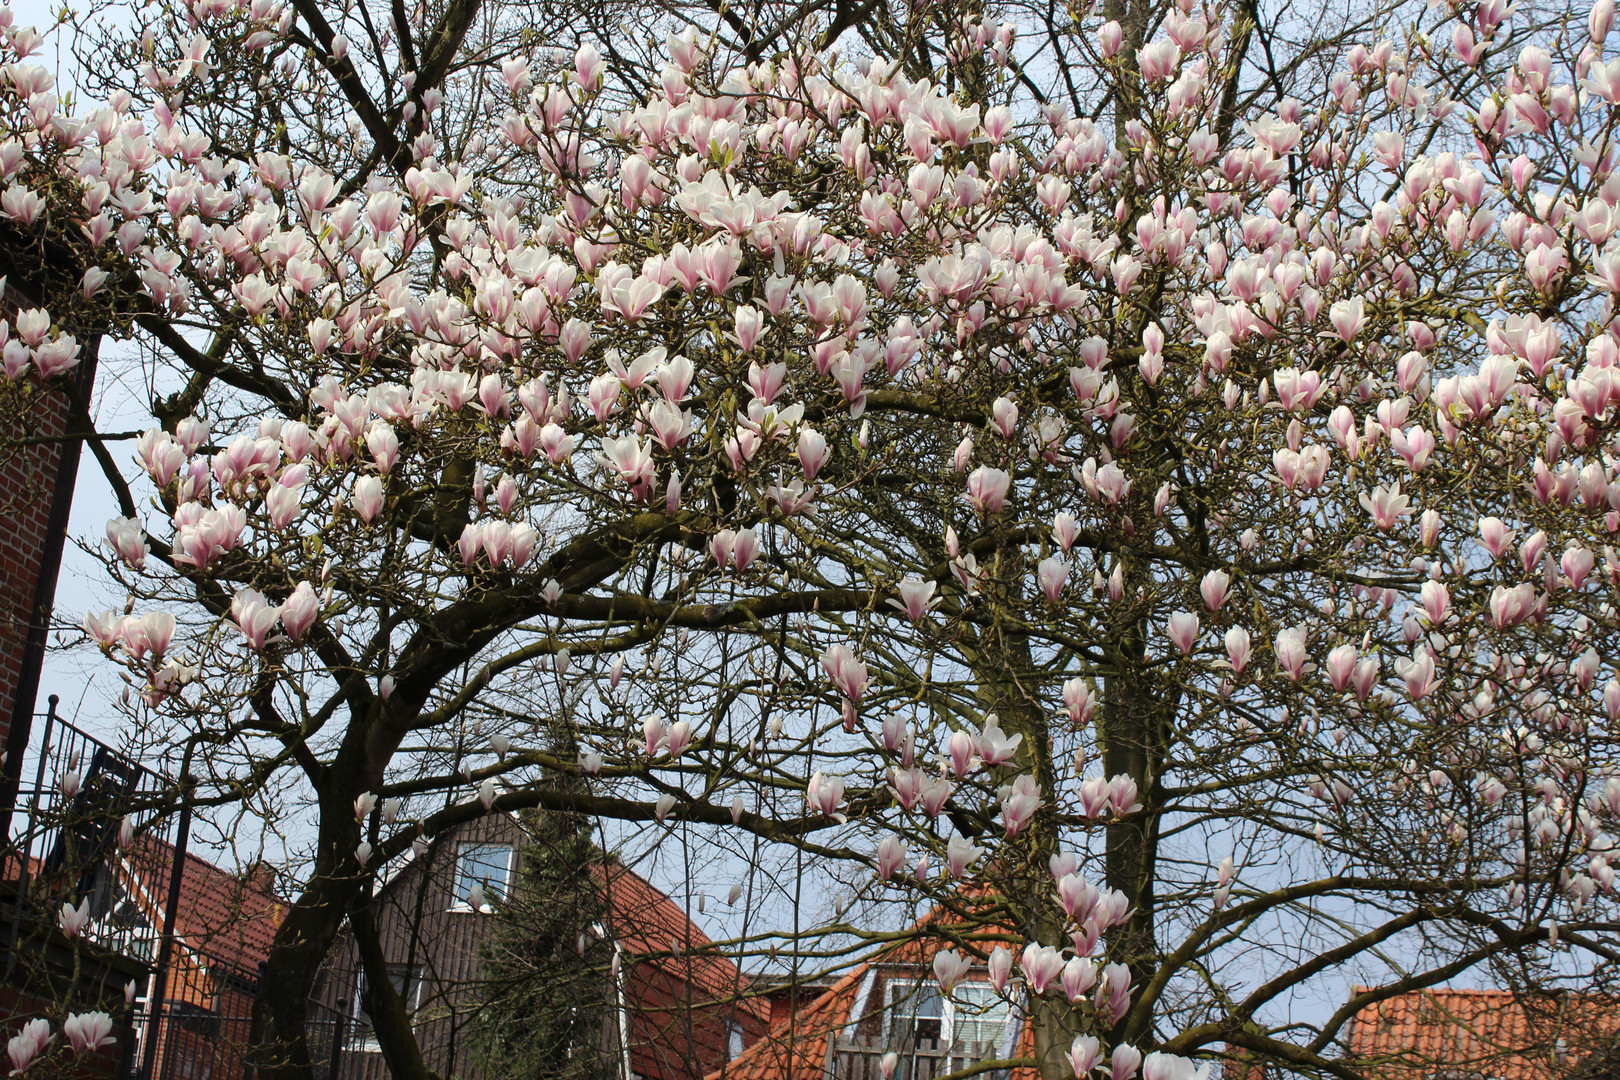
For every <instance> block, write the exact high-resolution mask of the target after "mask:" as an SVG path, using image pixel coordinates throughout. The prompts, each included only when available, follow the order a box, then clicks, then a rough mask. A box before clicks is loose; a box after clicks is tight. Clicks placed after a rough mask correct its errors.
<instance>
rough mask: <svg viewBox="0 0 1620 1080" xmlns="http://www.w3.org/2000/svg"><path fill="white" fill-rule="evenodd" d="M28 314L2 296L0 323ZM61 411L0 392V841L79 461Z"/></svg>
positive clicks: (32, 389) (58, 403)
mask: <svg viewBox="0 0 1620 1080" xmlns="http://www.w3.org/2000/svg"><path fill="white" fill-rule="evenodd" d="M31 306H33V305H32V304H31V303H29V301H28V300H27V299H26V298H25V297H23V296H22V295H21V294H19V293H18V292H17V291H16V290H15V288H13V287H11V286H7V287H6V289H5V291H4V293H0V318H5V319H7V320H10V319H11V318H13V317H14V316H15V314H16V312H17V310H18V309H19V307H31ZM95 352H96V342H94V341H92V342H89V343H88V344H86V345H85V346H84V347H83V354H82V358H81V360H80V363H79V367H78V369H77V372H76V373H75V376H74V379H75V386H76V389H77V392H78V393H79V395H80V396H81V397H82V398H83V399H84V400H88V399H89V393H90V389H91V387H92V386H93V385H94V381H95V366H96V365H95ZM42 391H44V392H43V393H42ZM36 395H37V396H36ZM7 399H9V400H7ZM25 402H27V403H28V405H27V407H24V403H25ZM69 410H70V403H69V399H68V396H67V394H66V393H64V392H62V391H61V390H59V389H52V390H48V391H45V390H44V388H42V387H38V386H34V385H31V384H30V385H16V384H13V385H8V386H5V387H0V749H3V750H4V751H5V754H6V760H5V764H4V767H0V839H3V838H5V837H7V836H9V835H10V832H9V830H10V817H11V811H12V808H13V806H14V805H15V803H16V799H17V788H18V780H19V778H20V774H21V769H22V765H23V758H24V756H25V751H26V750H27V747H28V738H29V733H30V728H31V724H30V721H31V718H32V716H33V714H34V712H35V711H36V710H37V709H39V708H40V707H41V704H40V702H39V700H37V699H38V698H39V697H40V696H41V695H39V693H38V691H39V673H40V668H41V665H42V663H43V661H44V650H45V644H46V640H47V639H46V634H47V631H48V630H49V623H50V614H51V605H52V603H53V601H54V598H55V595H56V577H57V571H58V569H59V568H60V566H61V560H62V548H63V544H64V543H65V540H66V535H67V525H68V511H69V509H70V508H71V506H72V502H73V483H74V480H75V478H76V476H77V473H78V466H79V456H80V443H79V442H78V441H76V440H67V439H64V438H63V436H65V435H67V434H69V433H70V431H71V427H72V425H71V423H70V417H69Z"/></svg>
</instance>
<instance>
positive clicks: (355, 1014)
mask: <svg viewBox="0 0 1620 1080" xmlns="http://www.w3.org/2000/svg"><path fill="white" fill-rule="evenodd" d="M388 966H389V967H391V968H394V967H400V968H407V973H408V974H409V975H410V980H411V981H410V986H409V987H408V989H409V991H410V992H409V993H407V994H406V995H405V996H406V999H407V1001H406V1003H405V1012H406V1014H407V1015H409V1016H410V1018H411V1030H412V1031H415V1030H416V1013H417V1010H418V1009H420V1008H421V1007H422V982H423V980H424V978H425V977H426V975H427V968H426V966H424V965H422V964H412V965H409V966H408V967H407V965H405V964H389V965H388ZM365 992H366V972H365V969H364V968H360V969H358V970H356V972H355V978H354V1000H353V1001H352V1002H350V1003H349V1022H350V1023H351V1024H353V1025H354V1026H355V1027H359V1026H360V1023H361V1015H362V1014H363V1013H365V1005H364V1004H363V1003H362V1002H361V1000H360V999H361V997H362V996H363V995H364V994H365ZM396 993H397V990H396ZM366 1017H367V1021H368V1022H367V1023H366V1028H365V1032H364V1033H363V1034H361V1035H360V1036H359V1037H358V1038H356V1039H355V1040H354V1041H353V1045H352V1047H351V1048H352V1049H354V1050H358V1051H360V1052H362V1053H366V1054H380V1053H382V1044H381V1043H379V1042H378V1041H377V1028H376V1027H375V1026H374V1025H373V1024H371V1023H370V1022H369V1019H370V1014H366Z"/></svg>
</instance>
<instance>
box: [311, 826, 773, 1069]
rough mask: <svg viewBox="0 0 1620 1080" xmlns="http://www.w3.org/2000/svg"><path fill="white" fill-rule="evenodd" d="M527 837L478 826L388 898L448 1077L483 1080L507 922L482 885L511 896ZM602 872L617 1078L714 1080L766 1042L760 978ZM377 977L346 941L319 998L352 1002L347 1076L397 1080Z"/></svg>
mask: <svg viewBox="0 0 1620 1080" xmlns="http://www.w3.org/2000/svg"><path fill="white" fill-rule="evenodd" d="M525 839H526V835H525V833H524V830H523V826H522V823H521V822H520V821H519V819H518V818H516V817H514V816H512V815H507V814H492V815H489V816H486V817H484V818H480V819H477V820H475V821H471V822H468V823H465V824H463V825H460V826H458V827H456V828H455V829H452V830H451V831H450V832H448V833H447V834H445V835H442V836H440V837H438V838H437V839H436V840H435V842H434V843H433V844H432V845H431V846H430V847H428V848H427V850H426V851H425V852H423V853H421V854H419V855H415V856H413V857H412V858H410V859H409V860H408V861H407V862H406V863H405V864H404V865H403V867H402V868H401V869H400V870H398V871H397V872H396V873H394V874H393V875H392V876H391V877H389V878H388V879H387V880H385V881H384V882H382V883H381V885H380V887H379V888H378V890H377V898H376V908H375V910H376V920H377V927H378V936H379V939H380V943H381V945H382V948H383V953H384V956H385V958H386V960H387V962H388V969H389V976H390V978H391V979H393V981H394V986H395V989H396V990H397V991H399V992H400V993H402V994H403V995H404V998H405V1002H406V1006H407V1008H408V1010H409V1011H410V1013H411V1017H412V1025H413V1028H414V1030H415V1033H416V1037H417V1043H418V1045H419V1046H420V1047H421V1048H422V1052H423V1057H424V1059H425V1061H426V1064H427V1065H428V1067H429V1068H430V1069H433V1070H435V1071H436V1072H438V1073H440V1074H441V1075H446V1076H451V1075H453V1076H457V1077H469V1076H475V1075H476V1074H477V1066H476V1061H475V1055H474V1053H473V1049H474V1048H473V1044H472V1035H473V1024H474V1021H475V1019H476V1017H475V1010H476V989H477V984H478V982H479V980H480V977H481V964H482V959H481V954H482V950H483V947H484V946H485V945H486V943H487V942H488V941H489V939H490V933H491V930H492V926H493V924H492V922H491V920H492V918H493V917H494V916H493V915H492V914H491V911H490V909H489V907H488V906H475V904H474V903H472V902H470V901H473V900H475V899H476V896H475V894H474V893H473V889H474V886H477V887H478V889H479V890H481V891H482V894H483V896H484V897H485V898H487V899H488V900H491V901H497V902H498V901H499V899H500V898H502V897H504V896H505V895H506V893H507V890H508V889H509V888H511V886H512V884H513V882H514V881H515V880H516V875H517V871H518V860H519V858H520V857H521V851H522V849H523V847H524V842H525ZM591 875H592V880H593V882H594V884H595V887H596V888H597V889H599V890H600V895H601V897H602V901H603V920H602V921H603V924H604V925H602V926H601V927H600V932H601V933H602V934H603V935H604V936H605V937H606V938H607V939H609V940H610V941H611V942H612V945H613V948H614V951H615V952H616V954H617V961H616V966H617V977H616V978H615V979H614V980H613V984H612V993H613V995H614V1000H615V1007H614V1009H613V1010H612V1012H613V1015H612V1016H611V1017H610V1019H609V1021H608V1023H607V1024H606V1025H605V1027H606V1030H604V1032H603V1034H602V1038H603V1044H602V1045H603V1047H604V1049H605V1051H606V1052H607V1056H608V1057H609V1059H610V1060H612V1061H613V1062H614V1063H615V1071H614V1073H613V1076H612V1077H611V1078H610V1077H604V1078H603V1080H700V1078H702V1077H704V1076H705V1075H707V1074H708V1073H710V1072H712V1071H714V1070H715V1069H716V1068H718V1067H720V1066H721V1065H723V1064H724V1063H725V1062H726V1061H727V1060H729V1059H730V1058H731V1057H733V1056H735V1055H737V1054H740V1053H742V1052H743V1051H744V1050H745V1049H746V1048H747V1047H748V1046H750V1045H752V1044H753V1042H754V1041H755V1040H757V1039H758V1038H759V1037H760V1036H761V1035H762V1034H763V1033H764V1031H765V1029H766V1027H767V1024H768V1020H769V1005H768V1004H767V1003H766V1002H765V1001H763V1000H761V999H760V998H758V997H757V996H754V995H751V994H750V993H749V992H748V991H749V983H748V979H747V977H746V976H745V975H744V974H743V973H742V972H741V970H740V969H739V968H738V967H737V966H736V965H735V964H734V963H732V962H731V961H730V960H728V959H726V958H724V957H722V956H719V955H717V954H716V953H715V951H714V950H713V949H712V947H711V943H710V940H709V938H708V937H707V935H705V934H704V933H703V931H702V930H701V929H700V928H699V927H697V926H696V925H695V924H694V923H693V922H692V921H691V919H689V918H688V917H687V915H686V913H685V912H684V911H683V910H682V909H681V907H680V906H679V905H678V904H676V903H675V902H674V901H673V900H671V899H670V897H668V896H667V895H665V894H664V893H663V892H661V891H659V890H658V889H657V888H655V887H653V886H652V885H651V884H649V883H648V882H647V881H646V880H645V879H643V878H642V877H640V876H639V875H637V874H636V873H635V872H634V871H632V870H630V869H629V868H627V867H625V866H623V865H622V864H620V863H618V862H616V861H613V860H611V859H609V860H606V861H604V862H602V863H600V864H597V865H594V866H593V867H592V868H591ZM587 977H588V976H587ZM364 978H365V977H364V974H363V972H362V971H361V965H360V962H359V954H358V950H357V948H356V945H355V942H354V940H353V938H352V936H350V935H349V934H347V933H346V934H345V935H344V936H343V937H342V938H340V939H339V941H338V943H337V944H336V945H335V946H334V948H333V950H332V953H331V956H330V959H329V961H328V963H327V965H326V968H325V969H324V971H323V973H322V976H321V980H320V984H319V985H318V987H317V990H316V994H315V997H316V1000H317V1001H319V1002H321V1003H323V1004H325V1005H327V1006H328V1007H332V1008H336V1007H337V1006H338V1003H339V1002H344V1003H346V1007H347V1008H348V1010H349V1011H350V1015H351V1018H352V1026H351V1027H350V1029H349V1034H348V1037H347V1038H346V1039H345V1041H344V1044H343V1067H342V1075H343V1078H344V1080H385V1078H387V1077H388V1076H389V1071H388V1068H387V1065H386V1064H385V1063H384V1061H383V1055H382V1053H381V1048H380V1047H379V1045H378V1044H377V1041H376V1037H375V1035H374V1034H373V1032H372V1031H371V1024H370V1018H369V1017H368V1016H366V1014H365V1010H364V1006H363V1002H362V1000H361V999H362V990H363V987H364Z"/></svg>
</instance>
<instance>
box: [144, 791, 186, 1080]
mask: <svg viewBox="0 0 1620 1080" xmlns="http://www.w3.org/2000/svg"><path fill="white" fill-rule="evenodd" d="M193 783H194V781H193V780H192V778H191V777H190V776H182V777H181V778H180V830H179V833H178V835H176V837H175V843H174V865H173V867H171V868H170V871H169V900H168V906H167V907H165V908H164V910H163V940H162V942H161V943H160V944H159V945H158V956H157V971H156V973H155V974H154V976H153V984H152V996H151V997H150V998H148V999H147V1002H146V1052H145V1053H144V1054H143V1055H142V1056H143V1058H144V1061H143V1062H142V1065H141V1075H142V1076H144V1077H146V1080H153V1078H154V1077H155V1076H156V1075H157V1074H156V1073H155V1072H154V1069H155V1067H156V1065H157V1052H158V1041H159V1035H160V1033H159V1028H160V1027H161V1026H162V1022H163V996H164V994H165V992H166V991H167V990H168V986H169V961H170V960H171V958H172V957H173V954H174V913H175V910H176V909H177V908H178V907H179V906H180V880H181V877H182V876H183V875H184V873H185V869H186V844H187V843H188V842H189V841H190V839H191V786H192V784H193ZM164 1049H165V1051H167V1049H168V1048H167V1047H165V1048H164ZM166 1056H167V1053H165V1057H166Z"/></svg>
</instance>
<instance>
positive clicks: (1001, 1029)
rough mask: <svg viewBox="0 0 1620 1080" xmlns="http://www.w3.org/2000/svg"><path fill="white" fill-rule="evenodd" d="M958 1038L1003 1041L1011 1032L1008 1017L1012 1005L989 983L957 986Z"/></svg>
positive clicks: (977, 1040) (959, 1040)
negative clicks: (1008, 1031) (1008, 1030)
mask: <svg viewBox="0 0 1620 1080" xmlns="http://www.w3.org/2000/svg"><path fill="white" fill-rule="evenodd" d="M956 1003H957V1004H956V1030H955V1032H954V1033H953V1038H954V1039H955V1041H957V1042H988V1043H993V1044H999V1043H1000V1042H1001V1039H1002V1037H1003V1036H1004V1035H1005V1034H1006V1032H1007V1020H1008V1018H1009V1017H1010V1016H1011V1013H1012V1009H1011V1007H1010V1006H1009V1005H1008V1003H1007V1002H1006V1001H1004V1000H1003V999H1002V998H1001V997H1000V996H999V995H997V994H996V991H995V988H994V987H992V986H989V985H984V984H981V985H977V986H975V985H971V984H970V985H966V986H959V987H957V988H956Z"/></svg>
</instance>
